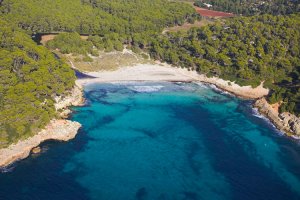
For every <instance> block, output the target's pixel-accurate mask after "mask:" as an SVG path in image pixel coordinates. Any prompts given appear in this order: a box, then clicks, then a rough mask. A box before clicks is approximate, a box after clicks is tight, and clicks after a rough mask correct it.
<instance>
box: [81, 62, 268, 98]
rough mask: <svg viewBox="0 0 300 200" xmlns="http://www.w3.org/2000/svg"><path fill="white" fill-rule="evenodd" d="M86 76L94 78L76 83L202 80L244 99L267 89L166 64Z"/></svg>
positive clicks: (147, 65)
mask: <svg viewBox="0 0 300 200" xmlns="http://www.w3.org/2000/svg"><path fill="white" fill-rule="evenodd" d="M85 74H87V75H88V76H92V77H95V78H84V79H78V80H77V81H76V83H77V84H78V85H81V86H82V87H83V86H85V85H88V84H93V83H107V82H123V81H125V82H126V81H169V82H204V83H208V84H212V85H215V86H216V87H217V88H219V89H221V90H225V91H227V92H229V93H232V94H234V95H236V96H238V97H242V98H246V99H259V98H261V97H264V96H266V95H267V94H268V93H269V90H268V89H266V88H263V84H261V85H259V86H258V87H256V88H252V87H251V86H239V85H237V84H236V83H234V82H230V81H225V80H223V79H220V78H216V77H211V78H208V77H206V76H205V75H202V74H198V73H197V72H195V71H188V70H187V69H182V68H177V67H172V66H170V65H168V64H165V63H164V64H162V63H157V64H138V65H134V66H128V67H123V68H120V69H118V70H116V71H100V72H87V73H85Z"/></svg>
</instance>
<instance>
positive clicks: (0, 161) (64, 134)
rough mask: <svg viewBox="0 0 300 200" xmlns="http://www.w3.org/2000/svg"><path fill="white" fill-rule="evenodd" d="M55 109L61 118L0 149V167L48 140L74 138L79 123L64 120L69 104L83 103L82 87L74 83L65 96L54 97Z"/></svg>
mask: <svg viewBox="0 0 300 200" xmlns="http://www.w3.org/2000/svg"><path fill="white" fill-rule="evenodd" d="M54 99H55V101H56V103H55V109H56V111H57V112H58V110H60V111H61V112H58V114H59V116H60V117H61V118H62V119H52V120H51V121H50V122H49V123H48V125H46V126H45V128H44V129H42V130H41V131H39V132H38V133H37V134H35V135H34V136H32V137H29V138H27V139H25V140H20V141H18V142H16V143H14V144H11V145H9V146H8V147H6V148H2V149H0V168H5V167H8V166H10V165H11V164H13V163H15V162H17V161H19V160H22V159H25V158H27V157H28V156H29V155H30V154H31V153H34V149H35V148H37V147H39V145H40V144H41V143H43V142H45V141H48V140H56V141H65V142H66V141H69V140H71V139H73V138H75V136H76V134H77V133H78V130H79V129H80V128H81V124H80V123H78V122H74V121H70V120H66V119H65V118H67V117H68V116H69V114H70V113H71V110H70V109H69V108H68V107H69V106H81V105H83V103H84V99H83V92H82V88H81V87H80V86H79V85H77V84H75V86H74V88H73V89H72V90H71V91H69V95H67V96H66V97H55V98H54Z"/></svg>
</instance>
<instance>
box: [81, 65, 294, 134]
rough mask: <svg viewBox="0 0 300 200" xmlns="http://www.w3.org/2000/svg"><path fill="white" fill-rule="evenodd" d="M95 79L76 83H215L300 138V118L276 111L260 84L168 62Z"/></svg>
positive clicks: (101, 74) (96, 75)
mask: <svg viewBox="0 0 300 200" xmlns="http://www.w3.org/2000/svg"><path fill="white" fill-rule="evenodd" d="M86 74H87V75H89V76H92V77H94V78H87V79H80V80H77V81H76V82H77V84H79V85H82V87H83V86H85V85H88V84H93V83H107V82H123V81H125V82H126V81H168V82H202V83H207V84H212V85H214V86H216V87H217V88H218V89H220V90H223V91H226V92H229V93H230V94H233V95H234V96H237V97H239V98H245V99H252V100H255V101H254V104H253V107H254V108H257V109H258V112H259V113H260V114H261V115H263V116H265V117H267V118H268V119H269V120H270V121H271V122H272V123H273V124H274V125H275V127H276V128H277V129H278V130H279V131H281V132H283V133H284V134H285V135H286V136H288V137H292V138H294V139H300V118H298V117H296V116H295V115H292V114H290V113H282V114H279V113H278V111H276V110H274V108H273V107H272V105H270V104H269V103H268V102H267V101H266V99H265V97H266V96H267V95H268V93H269V89H266V88H264V87H263V83H261V84H260V85H259V86H258V87H256V88H252V87H251V86H239V85H237V84H236V83H234V82H230V81H225V80H223V79H220V78H217V77H210V78H208V77H206V76H205V75H203V74H198V73H197V72H195V71H188V70H187V69H182V68H178V67H172V66H170V65H168V64H166V63H160V62H157V63H156V64H137V65H134V66H127V67H123V68H120V69H118V70H116V71H100V72H87V73H86Z"/></svg>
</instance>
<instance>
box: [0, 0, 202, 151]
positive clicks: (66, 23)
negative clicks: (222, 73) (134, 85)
mask: <svg viewBox="0 0 300 200" xmlns="http://www.w3.org/2000/svg"><path fill="white" fill-rule="evenodd" d="M0 14H1V16H0V19H1V21H0V38H1V40H0V77H1V79H0V119H1V121H0V147H3V146H7V145H8V144H10V143H12V142H15V141H17V140H19V139H24V138H26V137H29V136H31V135H33V134H35V133H36V132H37V131H38V130H40V129H41V128H43V127H44V126H45V125H46V124H47V123H48V122H49V120H50V119H51V118H53V117H55V115H56V113H55V109H54V105H53V102H54V101H53V97H54V96H55V95H63V94H64V93H65V92H66V91H68V90H69V89H70V88H72V87H73V85H74V80H75V75H74V72H73V71H72V70H71V69H70V67H68V66H67V65H66V64H65V62H64V61H63V60H61V59H56V58H55V56H54V54H53V53H51V52H50V51H48V50H47V49H46V48H45V47H43V46H38V45H37V44H36V43H34V42H33V41H32V39H31V38H30V36H29V35H35V34H44V33H45V34H46V33H58V35H57V37H56V38H55V39H54V40H52V41H50V42H48V43H47V44H46V45H47V47H48V48H50V49H52V50H54V49H59V50H60V52H61V53H64V54H68V53H73V54H77V55H78V54H81V55H80V58H77V59H80V61H83V62H92V61H93V60H92V59H91V57H89V56H88V55H87V54H91V55H92V56H98V54H99V50H105V51H107V52H109V51H112V50H118V51H121V50H123V45H124V44H125V45H127V46H129V47H131V48H132V49H133V50H136V51H139V49H140V48H144V47H145V46H147V45H149V43H150V41H151V39H152V38H154V36H155V35H157V34H159V33H161V32H162V30H163V29H164V28H165V27H168V26H174V25H181V24H183V23H185V22H187V21H188V22H193V21H194V20H195V19H197V18H198V17H199V15H197V13H196V12H195V11H194V9H193V8H192V7H191V6H189V5H186V4H184V3H176V2H170V1H168V0H135V1H129V0H42V1H38V0H22V1H20V0H4V1H2V0H0ZM80 34H85V35H89V37H88V40H82V39H81V37H80ZM120 62H121V61H120ZM122 62H125V61H122ZM126 62H127V61H126Z"/></svg>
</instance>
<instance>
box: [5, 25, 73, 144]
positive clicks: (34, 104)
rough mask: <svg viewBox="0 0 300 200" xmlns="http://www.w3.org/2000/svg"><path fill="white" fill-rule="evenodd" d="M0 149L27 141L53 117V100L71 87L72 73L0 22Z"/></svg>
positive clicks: (44, 49)
mask: <svg viewBox="0 0 300 200" xmlns="http://www.w3.org/2000/svg"><path fill="white" fill-rule="evenodd" d="M0 38H1V40H0V119H1V120H0V147H4V146H7V145H8V144H10V143H12V142H14V141H16V140H18V139H20V138H22V139H24V138H27V137H29V136H31V135H33V134H34V133H36V132H37V131H38V130H40V129H41V128H43V127H44V126H45V125H46V124H47V123H48V122H49V121H50V119H51V118H53V117H54V116H55V109H54V105H53V102H54V100H53V97H54V96H55V95H62V94H64V92H65V91H66V90H68V89H70V88H72V87H73V85H74V81H75V74H74V72H73V71H72V70H71V69H70V67H68V66H67V65H66V64H64V63H63V62H62V61H60V60H57V59H56V58H55V56H54V54H53V53H51V52H50V51H49V50H47V49H46V48H45V47H43V46H37V45H36V44H35V43H34V42H33V41H32V39H31V38H30V37H29V36H28V35H26V34H25V33H24V32H23V31H21V30H19V29H18V28H16V27H11V26H10V25H9V23H8V22H5V21H3V20H1V19H0Z"/></svg>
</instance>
